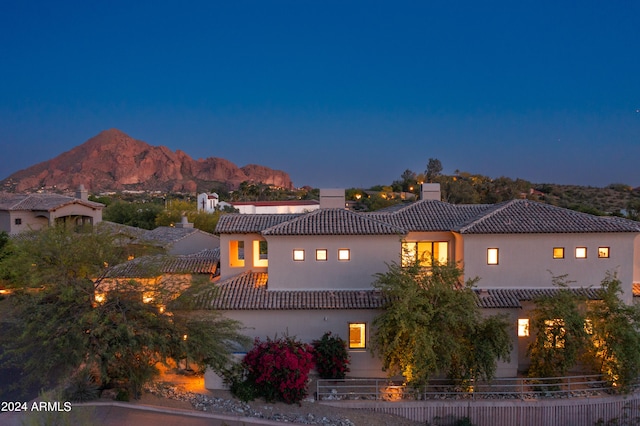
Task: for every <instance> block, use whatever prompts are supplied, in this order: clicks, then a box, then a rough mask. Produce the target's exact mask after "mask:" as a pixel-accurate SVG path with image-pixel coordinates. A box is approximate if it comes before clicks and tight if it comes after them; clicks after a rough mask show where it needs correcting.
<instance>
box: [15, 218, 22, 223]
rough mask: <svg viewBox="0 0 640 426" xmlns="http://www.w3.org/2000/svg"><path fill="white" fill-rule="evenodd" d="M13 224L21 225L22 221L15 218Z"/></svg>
mask: <svg viewBox="0 0 640 426" xmlns="http://www.w3.org/2000/svg"><path fill="white" fill-rule="evenodd" d="M14 223H15V224H16V225H22V219H21V218H16V220H15V221H14Z"/></svg>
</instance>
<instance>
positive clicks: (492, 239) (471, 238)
mask: <svg viewBox="0 0 640 426" xmlns="http://www.w3.org/2000/svg"><path fill="white" fill-rule="evenodd" d="M635 239H636V236H635V234H630V233H585V234H491V235H464V269H465V276H466V277H467V278H470V277H475V276H478V277H479V278H480V281H479V283H478V287H480V288H483V287H485V288H549V287H552V277H553V276H561V275H567V277H566V279H567V280H569V281H574V283H571V285H572V286H574V287H590V286H591V287H598V286H599V285H600V282H601V281H602V279H603V278H604V277H605V274H606V273H607V271H611V272H616V273H617V274H618V277H619V278H620V280H621V281H622V285H623V288H624V291H625V294H624V295H623V297H624V298H625V300H627V299H628V300H627V301H628V302H630V301H631V284H632V282H633V279H634V268H633V266H632V265H634V262H635V263H636V264H637V262H638V260H637V259H635V260H634V252H635V251H634V244H635V243H634V240H635ZM635 245H636V246H637V244H635ZM635 248H637V247H635ZM635 253H637V252H635ZM636 257H638V254H636Z"/></svg>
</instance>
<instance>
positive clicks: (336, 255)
mask: <svg viewBox="0 0 640 426" xmlns="http://www.w3.org/2000/svg"><path fill="white" fill-rule="evenodd" d="M427 189H428V191H427V192H423V199H422V200H420V201H417V202H415V203H411V204H408V205H406V206H402V207H399V208H394V209H391V210H389V211H383V212H372V213H355V212H351V211H347V210H345V209H344V208H342V209H337V208H329V209H320V210H317V211H313V212H309V213H305V214H283V215H277V214H228V215H223V216H222V217H221V218H220V221H219V222H218V226H217V229H216V231H217V232H218V233H219V234H220V259H221V261H220V273H221V281H220V282H219V283H218V284H217V285H216V287H218V288H219V289H218V290H217V291H219V296H218V297H217V298H214V297H213V296H212V295H207V294H206V293H205V294H202V295H201V299H200V300H199V302H198V307H199V308H200V309H219V310H222V311H224V312H225V314H226V315H227V316H229V317H231V318H234V319H238V320H240V321H242V322H243V323H244V324H245V326H246V327H247V328H248V329H249V330H251V333H252V334H253V335H254V336H256V337H260V338H265V337H266V336H269V337H273V336H274V335H276V334H278V335H282V334H284V333H288V334H290V335H294V336H296V337H298V338H300V339H302V340H305V341H311V340H314V339H318V338H320V337H321V336H322V334H323V333H324V332H326V331H331V332H332V333H334V334H336V335H339V336H341V337H343V338H345V339H346V340H347V341H348V344H349V351H350V354H351V358H352V365H351V374H350V375H351V376H369V377H371V376H380V377H383V376H384V375H385V373H384V372H383V371H382V370H381V365H380V362H379V361H378V360H377V359H376V358H372V357H371V355H370V354H369V353H368V351H367V349H368V347H369V338H370V334H371V324H372V321H373V319H374V318H375V316H376V315H378V314H379V312H380V309H381V308H382V306H384V300H382V296H381V294H380V293H378V292H377V291H375V290H374V289H373V288H372V287H371V284H372V282H373V281H374V274H376V273H378V272H382V273H384V272H386V270H387V266H386V264H387V263H390V262H398V263H400V264H402V263H404V262H410V261H411V262H412V261H414V260H416V259H418V260H420V261H421V262H422V263H423V265H424V266H425V267H428V266H429V265H431V264H432V262H434V261H439V262H458V263H459V264H460V265H461V266H463V267H464V271H465V275H466V278H472V277H479V278H480V281H479V282H478V284H477V289H476V294H477V296H478V305H479V306H480V307H482V308H483V310H484V311H485V312H486V313H487V314H494V313H507V314H508V315H509V317H510V319H511V322H512V324H513V339H514V350H513V353H512V355H511V362H510V363H501V364H500V365H499V367H498V372H497V374H498V375H499V376H513V375H515V374H516V373H517V372H518V371H519V370H523V369H525V368H526V367H527V362H528V360H527V357H526V344H527V343H528V342H529V341H530V340H529V339H530V338H531V337H530V336H528V319H529V318H528V314H529V311H530V310H531V309H532V308H533V306H532V300H533V299H534V298H535V297H537V296H538V295H540V294H547V293H550V292H554V291H556V289H555V288H553V285H552V278H553V276H561V275H567V278H568V280H571V282H570V285H571V286H572V287H573V288H575V291H579V292H582V293H584V295H585V296H586V297H588V298H590V299H594V298H597V291H596V289H597V288H598V287H599V285H600V281H601V280H602V279H603V278H604V277H605V274H606V273H607V272H608V271H612V272H615V273H617V276H618V277H619V278H620V280H621V281H622V283H623V285H624V294H623V297H624V298H625V301H626V302H628V303H631V302H632V295H633V291H632V289H633V287H634V284H635V285H636V287H639V285H638V284H640V223H637V222H633V221H629V220H625V219H620V218H614V217H597V216H592V215H589V214H585V213H580V212H575V211H572V210H567V209H562V208H559V207H555V206H552V205H548V204H542V203H538V202H532V201H528V200H512V201H508V202H504V203H501V204H496V205H453V204H448V203H444V202H441V201H439V192H438V193H437V194H436V193H434V191H433V190H434V186H433V185H431V186H430V187H429V188H427ZM425 198H426V199H425Z"/></svg>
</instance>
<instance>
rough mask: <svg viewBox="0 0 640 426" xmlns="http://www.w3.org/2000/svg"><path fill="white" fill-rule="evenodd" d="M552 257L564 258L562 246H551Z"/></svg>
mask: <svg viewBox="0 0 640 426" xmlns="http://www.w3.org/2000/svg"><path fill="white" fill-rule="evenodd" d="M553 258H554V259H564V247H554V248H553Z"/></svg>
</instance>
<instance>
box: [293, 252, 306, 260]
mask: <svg viewBox="0 0 640 426" xmlns="http://www.w3.org/2000/svg"><path fill="white" fill-rule="evenodd" d="M293 260H297V261H298V262H301V261H303V260H304V250H303V249H294V250H293Z"/></svg>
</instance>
